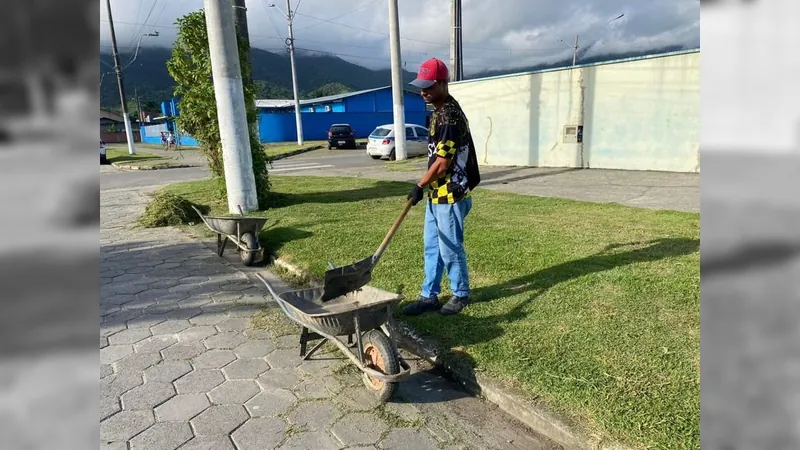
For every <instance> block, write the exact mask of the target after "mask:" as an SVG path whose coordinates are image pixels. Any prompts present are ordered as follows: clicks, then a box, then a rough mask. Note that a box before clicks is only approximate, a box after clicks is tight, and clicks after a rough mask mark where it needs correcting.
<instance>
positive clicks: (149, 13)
mask: <svg viewBox="0 0 800 450" xmlns="http://www.w3.org/2000/svg"><path fill="white" fill-rule="evenodd" d="M164 3H166V0H164ZM157 4H158V0H153V4H152V5H150V10H149V11H148V12H147V17H145V18H144V22H142V25H141V26H140V27H139V30H138V31H136V33H135V34H134V35H133V36H131V41H130V45H133V42H134V40H135V39H136V36H138V35H140V34H142V30H144V27H145V25H147V21H148V20H150V16H151V15H152V14H153V10H154V9H156V5H157ZM141 5H142V2H141V1H140V2H139V7H140V8H141ZM136 19H137V20H138V19H139V14H138V13H137V14H136Z"/></svg>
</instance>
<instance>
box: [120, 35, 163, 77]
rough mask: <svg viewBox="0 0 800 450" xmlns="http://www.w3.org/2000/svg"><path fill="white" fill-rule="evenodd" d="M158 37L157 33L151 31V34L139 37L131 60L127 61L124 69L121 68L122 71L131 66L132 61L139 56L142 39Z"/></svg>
mask: <svg viewBox="0 0 800 450" xmlns="http://www.w3.org/2000/svg"><path fill="white" fill-rule="evenodd" d="M158 36H159V34H158V31H153V32H152V33H145V34H143V35H141V36H139V41H138V42H137V43H136V51H135V52H134V53H133V58H131V60H130V61H128V64H125V67H123V69H127V68H128V67H129V66H130V65H131V64H133V62H134V61H136V57H137V56H139V47H140V46H141V45H142V38H145V37H158Z"/></svg>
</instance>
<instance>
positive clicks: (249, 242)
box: [239, 233, 258, 266]
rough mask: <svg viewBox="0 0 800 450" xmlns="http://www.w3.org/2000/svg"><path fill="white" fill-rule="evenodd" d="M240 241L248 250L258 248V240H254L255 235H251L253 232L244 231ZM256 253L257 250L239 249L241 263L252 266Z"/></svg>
mask: <svg viewBox="0 0 800 450" xmlns="http://www.w3.org/2000/svg"><path fill="white" fill-rule="evenodd" d="M241 241H242V244H244V245H245V246H246V247H247V248H249V249H250V250H257V249H258V242H256V237H255V236H253V233H244V234H243V235H242V239H241ZM257 254H258V253H257V252H246V251H243V250H242V249H239V257H240V258H241V259H242V264H244V265H245V266H252V265H253V263H254V262H255V261H256V255H257Z"/></svg>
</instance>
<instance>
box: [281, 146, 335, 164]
mask: <svg viewBox="0 0 800 450" xmlns="http://www.w3.org/2000/svg"><path fill="white" fill-rule="evenodd" d="M321 148H323V146H322V145H314V146H312V147H308V148H301V149H299V150H295V151H293V152H289V153H283V154H281V155H278V156H275V157H273V158H270V161H278V160H281V159H284V158H288V157H290V156H294V155H300V154H303V153H308V152H311V151H314V150H319V149H321Z"/></svg>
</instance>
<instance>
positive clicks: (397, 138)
mask: <svg viewBox="0 0 800 450" xmlns="http://www.w3.org/2000/svg"><path fill="white" fill-rule="evenodd" d="M389 50H390V53H391V56H392V58H391V60H392V103H393V108H392V110H393V111H394V156H395V159H396V160H398V161H402V160H404V159H407V157H408V154H407V153H406V118H405V108H404V107H403V94H404V91H405V90H404V89H403V69H402V66H401V62H400V19H399V14H398V12H397V0H389Z"/></svg>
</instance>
